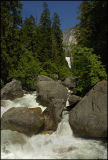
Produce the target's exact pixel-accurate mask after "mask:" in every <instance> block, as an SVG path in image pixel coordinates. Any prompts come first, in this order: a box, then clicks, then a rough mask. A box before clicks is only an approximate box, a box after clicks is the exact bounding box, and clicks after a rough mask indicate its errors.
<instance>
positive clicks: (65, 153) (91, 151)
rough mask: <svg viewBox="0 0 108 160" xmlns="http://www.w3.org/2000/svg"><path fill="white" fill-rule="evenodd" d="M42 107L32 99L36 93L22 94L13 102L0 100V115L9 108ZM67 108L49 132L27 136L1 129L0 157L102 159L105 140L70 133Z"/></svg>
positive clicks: (105, 148) (103, 157)
mask: <svg viewBox="0 0 108 160" xmlns="http://www.w3.org/2000/svg"><path fill="white" fill-rule="evenodd" d="M22 106H23V107H32V108H33V107H41V109H42V110H43V111H44V110H45V107H43V106H40V105H39V104H38V103H37V102H36V92H33V93H32V94H25V95H24V96H23V97H21V98H17V99H15V100H13V101H11V100H4V107H3V106H1V115H2V114H3V113H4V112H6V110H8V109H9V108H11V107H22ZM68 118H69V114H68V111H64V112H63V114H62V121H61V122H60V123H59V125H58V128H57V130H56V131H55V132H53V134H51V135H49V134H46V135H42V134H38V135H33V136H32V137H27V136H26V135H24V134H21V133H19V132H16V131H11V130H2V131H1V158H2V159H106V158H107V147H106V143H103V142H102V141H98V140H91V139H83V138H78V137H75V136H74V135H73V132H72V130H71V128H70V125H69V122H68Z"/></svg>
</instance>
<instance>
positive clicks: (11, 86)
mask: <svg viewBox="0 0 108 160" xmlns="http://www.w3.org/2000/svg"><path fill="white" fill-rule="evenodd" d="M23 94H24V93H23V90H22V85H21V82H20V81H18V80H16V79H13V80H12V81H11V82H9V83H7V84H6V85H5V86H4V87H3V88H2V89H1V99H2V100H6V99H11V100H13V99H15V98H19V97H22V96H23Z"/></svg>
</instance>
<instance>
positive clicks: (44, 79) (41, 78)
mask: <svg viewBox="0 0 108 160" xmlns="http://www.w3.org/2000/svg"><path fill="white" fill-rule="evenodd" d="M37 80H38V81H53V79H52V78H50V77H47V76H44V75H38V77H37Z"/></svg>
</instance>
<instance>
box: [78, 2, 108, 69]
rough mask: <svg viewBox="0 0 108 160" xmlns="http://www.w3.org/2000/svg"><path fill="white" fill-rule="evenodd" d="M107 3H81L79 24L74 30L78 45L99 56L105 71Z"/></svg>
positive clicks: (107, 27) (107, 29)
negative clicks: (89, 49) (92, 50)
mask: <svg viewBox="0 0 108 160" xmlns="http://www.w3.org/2000/svg"><path fill="white" fill-rule="evenodd" d="M107 3H108V2H107V1H106V0H104V1H97V0H93V1H82V3H81V4H80V6H79V11H80V17H79V19H80V23H79V24H78V25H77V27H76V30H77V32H79V34H77V35H78V36H77V41H78V43H79V44H80V45H82V46H86V47H89V48H93V49H94V53H95V54H96V55H100V57H101V60H102V63H103V64H104V65H105V67H106V69H107V71H108V66H107V33H108V24H107V23H106V21H107Z"/></svg>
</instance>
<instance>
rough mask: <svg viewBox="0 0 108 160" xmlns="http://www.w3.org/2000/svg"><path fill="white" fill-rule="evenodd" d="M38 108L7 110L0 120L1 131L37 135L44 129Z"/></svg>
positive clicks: (42, 118)
mask: <svg viewBox="0 0 108 160" xmlns="http://www.w3.org/2000/svg"><path fill="white" fill-rule="evenodd" d="M41 112H42V111H41V109H39V108H26V107H18V108H15V107H13V108H11V109H9V110H7V111H6V112H5V113H4V114H3V115H2V118H1V129H2V130H8V129H9V130H12V131H18V132H21V133H24V134H26V135H28V136H31V135H33V134H36V133H39V132H40V131H41V130H42V129H43V127H44V117H43V115H42V114H41Z"/></svg>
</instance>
